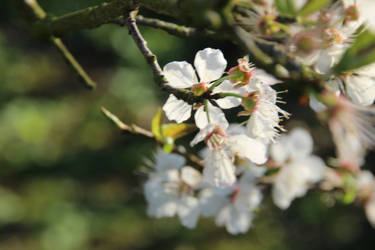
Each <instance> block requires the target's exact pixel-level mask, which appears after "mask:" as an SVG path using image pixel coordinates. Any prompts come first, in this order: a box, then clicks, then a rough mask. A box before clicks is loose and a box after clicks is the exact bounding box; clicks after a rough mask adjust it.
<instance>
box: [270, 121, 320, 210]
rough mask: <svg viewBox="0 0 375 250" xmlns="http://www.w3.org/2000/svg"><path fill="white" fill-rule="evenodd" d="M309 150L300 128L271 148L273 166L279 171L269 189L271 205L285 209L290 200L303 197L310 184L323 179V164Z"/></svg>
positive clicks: (308, 141)
mask: <svg viewBox="0 0 375 250" xmlns="http://www.w3.org/2000/svg"><path fill="white" fill-rule="evenodd" d="M312 150H313V141H312V138H311V136H310V134H309V133H308V132H307V131H306V130H304V129H301V128H296V129H293V130H292V131H291V132H290V133H289V135H287V136H282V137H281V138H280V140H279V141H278V142H277V143H275V144H272V145H271V151H270V153H271V157H272V160H273V163H274V164H275V166H279V167H280V170H279V172H278V173H277V174H276V176H275V178H274V180H273V189H272V198H273V201H274V202H275V204H276V205H277V206H278V207H279V208H281V209H286V208H288V207H289V206H290V204H291V202H292V200H293V199H295V198H297V197H302V196H303V195H305V194H306V192H307V190H308V188H309V185H310V184H313V183H316V182H319V181H320V180H321V179H322V178H323V177H324V172H325V164H324V162H323V161H322V160H321V159H320V158H319V157H317V156H314V155H312V154H311V153H312Z"/></svg>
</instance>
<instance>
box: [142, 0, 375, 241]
mask: <svg viewBox="0 0 375 250" xmlns="http://www.w3.org/2000/svg"><path fill="white" fill-rule="evenodd" d="M239 2H241V1H239ZM249 2H250V5H251V8H250V9H251V10H250V9H249V10H248V13H247V17H246V18H245V19H242V20H240V21H241V22H242V25H244V24H246V25H248V26H250V32H251V33H252V35H254V36H259V37H262V38H266V39H271V38H272V39H279V45H280V46H284V49H285V51H288V52H290V53H292V54H293V55H294V58H295V60H297V61H299V62H300V63H302V64H304V65H308V66H309V67H310V69H312V70H313V71H314V74H316V75H317V76H318V77H319V79H322V82H323V83H324V85H322V84H321V85H322V86H319V90H317V89H316V88H311V89H309V90H311V91H310V92H308V93H307V95H309V104H310V107H311V108H312V109H313V110H314V111H315V112H316V113H317V114H318V117H319V118H320V119H322V120H323V121H325V122H326V123H327V124H328V126H329V129H330V131H331V133H332V139H333V142H334V144H335V147H336V158H335V159H334V160H332V161H328V164H326V163H325V162H324V161H323V160H322V159H321V158H319V157H318V156H316V155H314V154H313V139H312V137H311V135H310V134H309V133H308V132H307V130H305V129H302V128H296V129H293V130H292V131H290V133H288V134H287V135H284V134H282V133H283V132H286V130H285V129H284V128H283V125H281V124H280V123H281V122H282V121H283V119H284V118H287V119H288V118H289V117H290V114H289V113H288V112H287V111H285V110H283V109H281V108H280V107H279V106H278V105H279V104H280V103H284V102H283V101H281V98H280V96H278V95H279V94H280V93H283V92H285V91H283V92H277V91H275V89H274V88H273V85H276V84H280V83H281V81H279V80H278V79H276V78H274V77H273V76H271V75H269V74H267V73H266V72H264V71H262V70H260V69H257V68H256V67H255V66H254V65H253V64H252V63H251V62H250V59H249V58H248V57H243V58H240V59H238V61H237V62H238V63H237V65H235V66H233V67H231V68H229V69H228V70H227V61H226V59H225V58H224V55H223V53H222V52H221V51H220V50H218V49H212V48H206V49H204V50H200V51H198V52H197V53H196V56H195V59H194V67H193V66H192V65H191V64H189V63H188V62H185V61H180V62H171V63H168V64H167V65H165V67H164V68H163V74H164V76H165V78H166V80H167V84H168V85H169V87H171V88H174V89H176V90H177V91H180V92H181V93H189V94H190V95H193V96H194V97H196V98H195V99H194V101H193V102H192V101H188V100H185V99H184V98H178V97H176V96H175V95H174V94H170V95H169V97H168V100H167V101H166V103H165V104H164V106H163V110H164V112H165V114H166V116H167V118H168V119H169V120H173V121H176V122H177V123H182V122H184V121H194V123H195V125H196V127H197V128H199V132H198V133H197V134H196V135H195V137H194V138H193V139H192V141H191V142H190V147H195V146H196V145H204V149H203V150H202V153H201V155H202V156H203V161H202V162H203V165H204V167H203V169H202V168H200V167H199V168H198V167H194V166H186V165H185V161H184V159H183V158H182V157H181V156H177V155H174V154H169V155H168V154H165V153H161V152H159V153H158V154H157V155H156V163H155V165H154V166H153V171H152V172H151V173H150V174H149V179H148V181H147V182H146V184H145V188H144V189H145V194H146V199H147V201H148V205H149V210H148V212H149V215H151V216H154V217H171V216H174V215H178V216H179V218H180V220H181V222H182V224H183V225H184V226H186V227H188V228H193V227H195V225H196V223H197V221H198V218H199V217H200V216H203V217H213V218H215V222H216V224H217V225H218V226H225V228H226V229H227V231H228V232H229V233H231V234H238V233H245V232H247V230H248V229H249V228H250V227H251V225H252V220H253V218H254V216H255V212H256V211H258V210H259V209H260V207H261V201H262V198H263V195H264V192H263V191H264V190H265V189H263V187H264V186H266V185H271V186H272V189H271V190H272V191H271V192H272V194H271V195H272V199H273V201H274V203H275V205H276V206H278V207H279V208H281V209H286V208H288V207H289V206H290V205H291V203H292V201H293V200H294V199H296V198H299V197H302V196H304V195H305V194H306V193H307V191H308V190H309V189H310V188H312V187H319V188H321V189H323V190H326V191H329V190H332V189H339V190H341V191H342V193H343V194H346V193H349V192H350V193H354V194H355V195H354V196H352V197H353V199H352V200H351V201H354V200H356V201H358V202H359V203H361V204H364V207H365V211H366V215H367V217H368V219H369V221H370V223H371V224H372V225H373V226H375V180H374V177H373V175H372V174H371V173H370V172H368V171H366V170H361V166H362V165H363V163H364V162H365V161H364V157H365V155H366V151H367V150H368V149H370V148H372V147H373V146H375V127H374V124H375V110H374V109H373V107H371V105H372V104H373V102H374V100H375V64H374V63H372V64H368V65H366V66H363V67H360V68H356V69H351V70H346V71H340V72H339V71H335V70H334V68H335V67H336V66H337V65H338V64H339V61H340V58H341V57H342V56H343V55H344V54H345V51H347V49H348V48H349V47H350V46H351V45H352V43H353V41H354V40H355V39H356V36H358V34H360V32H361V31H362V29H363V28H364V27H368V28H369V29H370V30H372V29H374V30H375V28H373V27H375V26H374V24H373V20H375V19H374V18H373V16H372V15H370V14H369V13H368V10H366V8H365V7H364V6H365V5H364V3H367V4H369V5H373V4H374V3H375V2H374V3H373V2H372V1H350V0H345V1H334V3H333V4H332V5H331V6H328V7H327V8H322V9H320V10H318V11H315V12H314V13H311V14H309V15H307V16H304V18H296V19H295V20H294V21H289V22H290V23H288V22H287V23H282V22H281V21H280V20H281V19H282V18H279V17H280V16H282V15H280V13H278V9H277V8H276V6H275V4H274V3H273V2H274V1H269V0H262V1H249ZM309 2H310V1H305V0H298V1H294V5H295V11H304V9H305V6H307V5H308V4H309ZM368 9H371V8H368ZM224 110H230V111H225V112H224ZM229 112H230V113H231V114H232V115H233V114H235V115H237V117H238V118H237V120H236V121H235V122H234V121H231V120H229V121H228V120H227V114H228V113H229ZM192 114H193V118H191V116H192ZM232 117H233V116H232ZM238 122H240V123H238ZM327 165H329V167H328V166H327ZM347 179H350V180H351V181H350V183H352V184H351V185H348V181H346V180H347ZM319 183H320V185H319ZM353 183H354V184H353Z"/></svg>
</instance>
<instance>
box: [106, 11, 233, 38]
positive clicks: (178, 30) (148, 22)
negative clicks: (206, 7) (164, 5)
mask: <svg viewBox="0 0 375 250" xmlns="http://www.w3.org/2000/svg"><path fill="white" fill-rule="evenodd" d="M135 20H136V21H137V24H138V25H143V26H148V27H152V28H155V29H160V30H163V31H165V32H167V33H169V34H171V35H174V36H178V37H183V38H186V37H192V36H202V37H209V38H215V39H227V37H225V36H224V34H220V35H219V34H217V33H216V32H215V31H213V30H207V29H198V28H194V27H188V26H184V25H178V24H175V23H171V22H166V21H163V20H160V19H157V18H149V17H144V16H141V15H137V16H136V17H135ZM112 23H114V24H118V25H120V26H125V25H126V24H127V20H126V19H124V18H123V17H119V18H116V19H114V20H113V21H112Z"/></svg>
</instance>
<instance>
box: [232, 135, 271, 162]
mask: <svg viewBox="0 0 375 250" xmlns="http://www.w3.org/2000/svg"><path fill="white" fill-rule="evenodd" d="M226 145H227V146H228V147H229V148H230V149H231V151H233V152H234V153H235V154H236V153H237V154H238V155H239V156H240V157H245V158H247V159H249V160H250V161H252V162H254V163H256V164H263V163H265V162H266V161H267V157H266V154H267V148H266V146H265V145H264V144H263V143H261V142H259V141H257V140H255V139H252V138H250V137H248V136H246V135H234V136H230V137H228V139H227V140H226Z"/></svg>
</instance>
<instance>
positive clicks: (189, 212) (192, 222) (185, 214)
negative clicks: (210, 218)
mask: <svg viewBox="0 0 375 250" xmlns="http://www.w3.org/2000/svg"><path fill="white" fill-rule="evenodd" d="M199 211H200V210H199V202H198V199H197V198H195V197H192V196H187V197H184V198H182V199H181V201H180V203H179V206H178V212H177V213H178V216H179V218H180V220H181V223H182V225H184V226H185V227H187V228H190V229H192V228H194V227H195V226H196V224H197V221H198V217H199Z"/></svg>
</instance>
